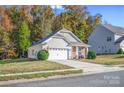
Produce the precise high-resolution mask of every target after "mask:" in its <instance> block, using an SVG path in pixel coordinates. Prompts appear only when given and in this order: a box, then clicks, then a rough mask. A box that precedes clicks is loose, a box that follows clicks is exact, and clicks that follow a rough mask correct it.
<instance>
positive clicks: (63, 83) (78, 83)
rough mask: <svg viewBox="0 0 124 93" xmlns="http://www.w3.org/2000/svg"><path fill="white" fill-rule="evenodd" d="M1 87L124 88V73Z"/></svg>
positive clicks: (118, 72)
mask: <svg viewBox="0 0 124 93" xmlns="http://www.w3.org/2000/svg"><path fill="white" fill-rule="evenodd" d="M1 87H124V71H115V72H107V73H100V74H93V75H82V76H76V77H67V78H58V79H50V80H37V81H31V82H25V83H16V84H9V85H1Z"/></svg>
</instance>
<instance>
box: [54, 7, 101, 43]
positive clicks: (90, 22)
mask: <svg viewBox="0 0 124 93" xmlns="http://www.w3.org/2000/svg"><path fill="white" fill-rule="evenodd" d="M63 8H64V10H65V11H64V12H62V13H61V14H60V15H58V16H56V18H55V20H54V24H53V30H59V29H61V28H66V29H68V30H70V31H72V32H73V33H74V34H75V35H76V36H77V37H79V38H80V39H81V40H82V41H83V42H85V43H87V42H88V37H89V35H90V34H91V33H92V32H93V30H94V29H95V28H96V26H97V25H98V24H100V23H101V15H100V14H97V15H96V16H91V15H90V14H89V12H88V10H87V8H86V6H80V5H78V6H77V5H76V6H75V5H65V6H63Z"/></svg>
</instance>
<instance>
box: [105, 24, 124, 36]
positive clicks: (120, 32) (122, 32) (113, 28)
mask: <svg viewBox="0 0 124 93" xmlns="http://www.w3.org/2000/svg"><path fill="white" fill-rule="evenodd" d="M103 26H104V27H105V28H107V29H108V30H109V31H111V32H113V33H115V34H118V35H124V28H123V27H119V26H113V25H111V24H105V25H103Z"/></svg>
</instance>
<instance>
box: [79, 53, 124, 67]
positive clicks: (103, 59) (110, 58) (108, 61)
mask: <svg viewBox="0 0 124 93" xmlns="http://www.w3.org/2000/svg"><path fill="white" fill-rule="evenodd" d="M81 61H83V62H91V63H96V64H103V65H121V64H124V54H113V55H98V56H97V57H96V59H81Z"/></svg>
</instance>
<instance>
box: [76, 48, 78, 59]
mask: <svg viewBox="0 0 124 93" xmlns="http://www.w3.org/2000/svg"><path fill="white" fill-rule="evenodd" d="M76 58H77V59H78V46H76Z"/></svg>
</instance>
